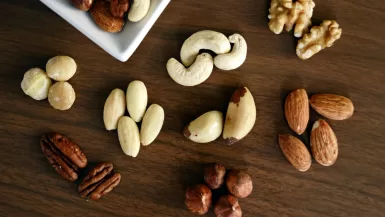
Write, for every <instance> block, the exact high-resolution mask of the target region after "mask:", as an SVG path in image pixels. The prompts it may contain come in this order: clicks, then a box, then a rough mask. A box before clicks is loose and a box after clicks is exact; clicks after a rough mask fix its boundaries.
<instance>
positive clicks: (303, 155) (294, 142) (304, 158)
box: [278, 134, 311, 172]
mask: <svg viewBox="0 0 385 217" xmlns="http://www.w3.org/2000/svg"><path fill="white" fill-rule="evenodd" d="M278 142H279V146H280V147H281V150H282V152H283V154H284V155H285V157H286V158H287V160H288V161H289V162H290V163H291V164H292V165H293V166H294V167H295V168H296V169H297V170H299V171H301V172H305V171H307V170H308V169H309V168H310V166H311V156H310V153H309V150H307V148H306V146H305V144H303V143H302V142H301V140H299V139H298V138H296V137H294V136H292V135H289V134H285V135H279V136H278Z"/></svg>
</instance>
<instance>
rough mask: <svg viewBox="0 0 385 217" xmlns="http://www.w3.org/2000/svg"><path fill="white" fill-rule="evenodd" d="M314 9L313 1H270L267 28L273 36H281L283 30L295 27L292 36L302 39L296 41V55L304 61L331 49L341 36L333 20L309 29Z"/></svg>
mask: <svg viewBox="0 0 385 217" xmlns="http://www.w3.org/2000/svg"><path fill="white" fill-rule="evenodd" d="M314 7H315V3H314V1H313V0H297V1H295V2H293V1H292V0H271V6H270V9H269V16H268V18H269V19H270V22H269V28H270V30H271V31H272V32H274V33H275V34H281V32H282V31H283V29H285V30H286V31H288V32H289V31H291V30H292V29H293V27H294V25H295V27H294V36H295V37H297V38H301V37H303V38H301V39H300V40H299V41H298V44H297V49H296V53H297V56H298V57H299V58H301V59H304V60H305V59H309V58H310V57H312V56H313V55H315V54H317V53H318V52H320V51H321V50H323V49H325V48H326V47H331V46H332V45H333V43H334V42H335V41H337V40H338V39H340V38H341V34H342V29H341V28H339V25H338V23H337V22H336V21H334V20H333V21H332V20H325V21H323V23H322V24H321V25H320V26H314V27H312V28H311V29H310V26H311V24H312V22H311V18H312V16H313V9H314ZM309 29H310V32H309Z"/></svg>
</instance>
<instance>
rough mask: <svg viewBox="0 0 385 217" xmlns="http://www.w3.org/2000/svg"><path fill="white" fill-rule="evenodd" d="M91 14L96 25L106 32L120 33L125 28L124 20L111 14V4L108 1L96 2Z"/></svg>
mask: <svg viewBox="0 0 385 217" xmlns="http://www.w3.org/2000/svg"><path fill="white" fill-rule="evenodd" d="M90 12H91V16H92V18H93V19H94V21H95V23H96V24H98V26H99V27H100V28H101V29H103V30H104V31H107V32H120V31H121V30H122V28H123V26H124V19H123V18H120V17H114V16H113V15H112V14H111V12H110V3H109V2H107V1H106V0H98V1H95V2H94V4H93V5H92V7H91V9H90Z"/></svg>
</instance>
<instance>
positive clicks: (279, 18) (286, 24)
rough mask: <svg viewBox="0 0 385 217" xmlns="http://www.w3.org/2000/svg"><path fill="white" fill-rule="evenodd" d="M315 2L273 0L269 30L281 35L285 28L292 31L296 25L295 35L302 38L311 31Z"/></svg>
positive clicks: (309, 0) (308, 0)
mask: <svg viewBox="0 0 385 217" xmlns="http://www.w3.org/2000/svg"><path fill="white" fill-rule="evenodd" d="M314 7H315V3H314V1H313V0H297V1H296V2H293V0H272V1H271V5H270V10H269V16H268V17H269V19H270V22H269V28H270V30H271V31H272V32H274V33H275V34H280V33H281V32H282V30H283V28H285V30H286V31H288V32H289V31H291V30H292V29H293V26H294V25H295V29H294V35H295V36H296V37H298V38H299V37H302V36H303V34H305V33H307V32H308V31H309V26H310V25H311V20H310V19H311V17H312V16H313V8H314Z"/></svg>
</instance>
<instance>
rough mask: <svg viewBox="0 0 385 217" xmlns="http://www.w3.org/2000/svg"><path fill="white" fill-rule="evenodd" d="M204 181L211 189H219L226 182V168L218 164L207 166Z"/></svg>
mask: <svg viewBox="0 0 385 217" xmlns="http://www.w3.org/2000/svg"><path fill="white" fill-rule="evenodd" d="M203 173H204V180H205V182H206V184H207V185H208V186H209V187H210V188H211V189H218V188H220V187H221V186H222V184H223V183H224V182H225V174H226V168H225V167H224V166H223V165H221V164H217V163H211V164H207V165H205V167H204V169H203Z"/></svg>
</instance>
